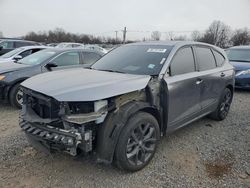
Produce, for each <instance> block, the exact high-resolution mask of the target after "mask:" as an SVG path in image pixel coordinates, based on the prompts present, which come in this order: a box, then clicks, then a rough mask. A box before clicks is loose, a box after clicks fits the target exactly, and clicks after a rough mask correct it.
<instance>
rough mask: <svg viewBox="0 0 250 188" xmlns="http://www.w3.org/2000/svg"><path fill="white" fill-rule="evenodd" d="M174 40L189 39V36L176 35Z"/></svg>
mask: <svg viewBox="0 0 250 188" xmlns="http://www.w3.org/2000/svg"><path fill="white" fill-rule="evenodd" d="M174 40H179V41H183V40H187V36H186V35H179V36H176V37H174Z"/></svg>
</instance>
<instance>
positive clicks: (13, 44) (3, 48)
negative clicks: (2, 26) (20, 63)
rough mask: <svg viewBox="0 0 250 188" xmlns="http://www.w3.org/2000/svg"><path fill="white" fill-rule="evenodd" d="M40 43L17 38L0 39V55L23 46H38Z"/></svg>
mask: <svg viewBox="0 0 250 188" xmlns="http://www.w3.org/2000/svg"><path fill="white" fill-rule="evenodd" d="M39 45H40V44H39V43H37V42H33V41H27V40H18V39H0V55H3V54H5V53H7V52H9V51H12V50H14V49H16V48H19V47H23V46H39Z"/></svg>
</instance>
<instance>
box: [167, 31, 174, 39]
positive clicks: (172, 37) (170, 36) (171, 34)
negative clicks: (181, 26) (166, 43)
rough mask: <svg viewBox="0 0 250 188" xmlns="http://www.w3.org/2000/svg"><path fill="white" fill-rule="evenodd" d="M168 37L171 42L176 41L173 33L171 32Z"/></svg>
mask: <svg viewBox="0 0 250 188" xmlns="http://www.w3.org/2000/svg"><path fill="white" fill-rule="evenodd" d="M168 37H169V40H174V33H173V31H169V32H168Z"/></svg>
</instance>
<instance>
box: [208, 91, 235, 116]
mask: <svg viewBox="0 0 250 188" xmlns="http://www.w3.org/2000/svg"><path fill="white" fill-rule="evenodd" d="M232 99H233V93H232V91H231V90H230V89H229V88H226V89H225V90H224V91H223V93H222V96H221V98H220V102H219V105H218V107H217V109H216V110H215V111H214V112H212V113H211V114H210V115H209V117H210V118H211V119H214V120H216V121H222V120H224V119H225V118H226V117H227V114H228V112H229V110H230V106H231V103H232Z"/></svg>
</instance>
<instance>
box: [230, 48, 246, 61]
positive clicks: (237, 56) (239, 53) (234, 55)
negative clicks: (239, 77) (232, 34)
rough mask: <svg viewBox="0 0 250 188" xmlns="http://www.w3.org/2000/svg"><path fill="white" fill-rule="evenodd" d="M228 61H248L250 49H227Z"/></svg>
mask: <svg viewBox="0 0 250 188" xmlns="http://www.w3.org/2000/svg"><path fill="white" fill-rule="evenodd" d="M226 53H227V56H228V59H229V61H241V62H250V49H228V50H227V51H226Z"/></svg>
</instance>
